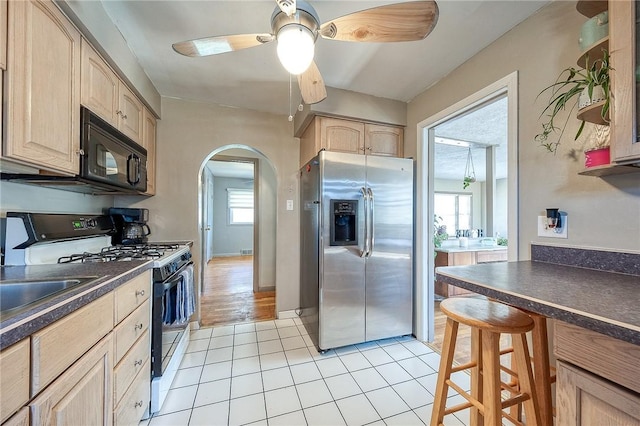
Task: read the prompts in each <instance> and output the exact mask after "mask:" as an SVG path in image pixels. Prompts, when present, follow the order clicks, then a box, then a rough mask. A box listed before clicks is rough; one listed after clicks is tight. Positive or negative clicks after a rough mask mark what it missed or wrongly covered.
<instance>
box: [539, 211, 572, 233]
mask: <svg viewBox="0 0 640 426" xmlns="http://www.w3.org/2000/svg"><path fill="white" fill-rule="evenodd" d="M560 223H562V228H560V232H556V231H557V230H556V229H553V228H547V217H546V216H538V237H547V238H568V237H567V226H568V222H567V214H566V213H562V212H560Z"/></svg>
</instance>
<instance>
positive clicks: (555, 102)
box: [534, 49, 613, 153]
mask: <svg viewBox="0 0 640 426" xmlns="http://www.w3.org/2000/svg"><path fill="white" fill-rule="evenodd" d="M602 53H603V56H602V58H601V59H597V60H595V61H594V62H593V63H592V64H591V65H589V57H588V55H587V57H586V63H585V68H578V69H576V68H574V67H569V68H565V69H564V70H562V72H561V73H560V75H559V76H558V78H557V79H556V81H555V82H554V83H553V84H551V85H549V86H547V87H545V88H544V89H542V91H540V93H539V94H538V97H540V96H541V95H542V94H543V93H548V92H550V93H551V95H550V98H549V102H548V104H547V106H546V107H545V109H544V110H543V111H542V113H541V114H540V117H543V116H545V115H546V116H547V117H548V118H549V120H548V121H546V122H545V123H543V124H542V133H539V134H537V135H536V136H535V137H534V140H535V141H536V142H538V143H540V145H542V146H544V147H545V148H546V149H547V150H548V151H549V152H553V153H555V152H556V151H557V150H558V145H560V140H561V139H562V136H563V135H564V131H565V129H566V127H567V123H568V122H569V118H570V117H571V112H572V111H573V110H574V108H575V107H576V104H577V101H578V98H579V97H580V94H581V93H582V92H583V91H584V90H586V91H587V93H588V94H589V99H591V98H592V96H593V89H594V88H595V87H597V86H601V87H602V90H603V92H604V96H605V102H604V104H603V105H602V109H601V111H600V114H601V116H602V118H603V120H605V121H606V120H607V115H608V113H609V105H610V98H611V94H610V90H609V87H610V86H609V83H610V80H609V72H610V71H611V70H612V69H613V68H611V64H610V62H609V52H608V51H607V50H605V49H602ZM538 97H537V98H538ZM537 98H536V99H537ZM572 101H573V102H572ZM569 104H571V105H572V106H571V110H570V111H569V114H568V116H567V120H566V121H565V122H564V125H563V126H562V128H559V127H557V126H556V123H555V119H556V116H557V115H558V113H560V111H563V110H565V109H566V108H567V106H568V105H569ZM581 121H582V122H581V123H580V127H579V128H578V131H577V132H576V135H575V137H574V140H577V139H578V138H579V137H580V135H581V134H582V130H583V129H584V125H585V121H584V120H581ZM553 133H559V135H558V138H557V139H555V140H550V138H551V136H552V134H553Z"/></svg>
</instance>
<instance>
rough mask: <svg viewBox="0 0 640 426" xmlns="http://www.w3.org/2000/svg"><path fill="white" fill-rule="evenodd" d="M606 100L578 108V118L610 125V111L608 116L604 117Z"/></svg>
mask: <svg viewBox="0 0 640 426" xmlns="http://www.w3.org/2000/svg"><path fill="white" fill-rule="evenodd" d="M605 102H606V101H600V102H596V103H594V104H591V105H589V106H587V107H584V108H582V109H579V110H578V115H577V118H578V120H584V121H588V122H589V123H593V124H600V125H604V126H608V125H609V113H608V112H607V116H606V117H605V118H604V119H603V118H602V106H603V105H604V103H605Z"/></svg>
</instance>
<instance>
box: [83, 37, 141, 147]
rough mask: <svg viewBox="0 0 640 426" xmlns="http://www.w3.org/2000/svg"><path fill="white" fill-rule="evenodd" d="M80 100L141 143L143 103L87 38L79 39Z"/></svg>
mask: <svg viewBox="0 0 640 426" xmlns="http://www.w3.org/2000/svg"><path fill="white" fill-rule="evenodd" d="M81 101H82V104H83V105H84V106H86V107H87V108H89V109H90V110H91V111H93V112H94V113H96V114H97V115H98V116H99V117H100V118H102V119H104V120H105V121H106V122H108V123H109V124H111V125H112V126H114V127H116V128H117V129H118V130H120V131H121V132H122V133H124V134H125V135H127V136H128V137H130V138H131V139H132V140H133V141H134V142H136V143H139V144H142V127H143V118H142V116H143V111H142V109H143V108H142V102H140V100H138V98H137V97H136V96H135V95H134V94H133V92H132V91H131V90H130V89H129V88H128V87H127V85H126V84H124V82H123V81H122V80H120V78H118V76H117V74H116V73H115V72H114V71H113V70H112V69H111V68H110V67H109V65H108V64H107V63H106V62H105V60H104V59H102V57H101V56H100V55H99V54H98V53H97V52H96V51H95V50H94V49H93V47H91V45H89V43H88V42H87V41H86V40H83V41H82V98H81Z"/></svg>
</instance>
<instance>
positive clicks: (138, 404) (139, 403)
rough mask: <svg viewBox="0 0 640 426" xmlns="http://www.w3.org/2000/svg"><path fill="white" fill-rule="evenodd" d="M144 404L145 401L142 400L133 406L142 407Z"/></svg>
mask: <svg viewBox="0 0 640 426" xmlns="http://www.w3.org/2000/svg"><path fill="white" fill-rule="evenodd" d="M142 404H143V402H142V401H140V402H136V403H135V404H134V406H133V407H134V408H138V407H142Z"/></svg>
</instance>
